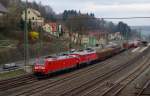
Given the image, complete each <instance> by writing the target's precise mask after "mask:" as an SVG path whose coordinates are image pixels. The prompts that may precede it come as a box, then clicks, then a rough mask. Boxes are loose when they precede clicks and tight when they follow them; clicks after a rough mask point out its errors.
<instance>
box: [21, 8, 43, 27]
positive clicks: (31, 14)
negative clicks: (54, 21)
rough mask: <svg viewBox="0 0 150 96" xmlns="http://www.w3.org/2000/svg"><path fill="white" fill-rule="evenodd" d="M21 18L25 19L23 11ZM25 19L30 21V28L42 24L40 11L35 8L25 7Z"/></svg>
mask: <svg viewBox="0 0 150 96" xmlns="http://www.w3.org/2000/svg"><path fill="white" fill-rule="evenodd" d="M22 19H23V20H25V11H23V13H22ZM27 21H28V22H29V21H31V24H32V28H34V27H35V28H36V27H39V26H42V25H43V24H44V18H43V17H42V16H41V13H40V12H39V11H37V10H35V9H32V8H28V9H27Z"/></svg>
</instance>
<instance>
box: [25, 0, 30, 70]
mask: <svg viewBox="0 0 150 96" xmlns="http://www.w3.org/2000/svg"><path fill="white" fill-rule="evenodd" d="M27 2H28V0H26V2H25V27H24V65H25V71H26V72H27V66H28V65H29V45H28V24H27V23H28V22H27Z"/></svg>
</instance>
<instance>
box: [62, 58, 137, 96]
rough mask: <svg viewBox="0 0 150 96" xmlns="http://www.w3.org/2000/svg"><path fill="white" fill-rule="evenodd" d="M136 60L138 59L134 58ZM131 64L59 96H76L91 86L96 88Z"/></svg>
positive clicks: (128, 63) (85, 95)
mask: <svg viewBox="0 0 150 96" xmlns="http://www.w3.org/2000/svg"><path fill="white" fill-rule="evenodd" d="M136 59H138V58H136ZM136 59H135V58H134V60H132V62H134V61H135V60H136ZM132 62H127V63H126V64H124V65H123V66H119V67H117V68H115V69H113V70H111V71H110V72H108V73H106V74H103V75H101V76H100V77H97V78H95V79H94V80H92V81H89V82H86V83H85V84H83V85H81V86H79V87H77V88H75V89H72V90H70V91H69V92H64V93H62V94H60V96H77V95H79V94H80V93H81V92H82V91H84V90H87V89H89V88H90V87H92V86H96V85H97V84H99V83H102V84H103V82H104V81H105V80H107V79H108V78H109V77H110V76H112V75H113V74H116V73H117V72H119V71H121V70H123V69H124V68H126V67H128V66H130V64H131V63H132ZM83 96H88V95H87V94H84V95H83ZM97 96H99V95H97ZM108 96H111V95H108Z"/></svg>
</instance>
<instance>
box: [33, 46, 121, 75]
mask: <svg viewBox="0 0 150 96" xmlns="http://www.w3.org/2000/svg"><path fill="white" fill-rule="evenodd" d="M120 51H122V48H121V47H119V46H106V47H105V48H104V49H99V50H98V49H97V50H94V49H92V48H87V49H85V50H78V51H75V50H72V51H71V52H69V53H67V54H59V55H55V56H47V57H44V58H40V59H37V60H36V62H35V64H34V67H33V72H34V74H35V75H36V76H39V75H48V74H50V73H53V72H57V71H61V70H65V69H69V68H73V67H79V66H80V65H82V64H89V63H91V62H92V61H101V60H104V59H106V58H108V57H111V56H113V55H115V54H117V53H119V52H120Z"/></svg>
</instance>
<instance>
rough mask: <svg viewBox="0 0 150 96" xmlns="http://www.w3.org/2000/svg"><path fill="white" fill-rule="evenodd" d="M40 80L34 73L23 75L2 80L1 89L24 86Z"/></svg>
mask: <svg viewBox="0 0 150 96" xmlns="http://www.w3.org/2000/svg"><path fill="white" fill-rule="evenodd" d="M36 81H38V80H37V79H35V78H34V76H33V75H32V74H27V75H22V76H20V77H16V78H12V79H7V80H2V81H0V91H5V90H8V89H11V88H15V87H19V86H23V85H26V84H30V83H33V82H36Z"/></svg>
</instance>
